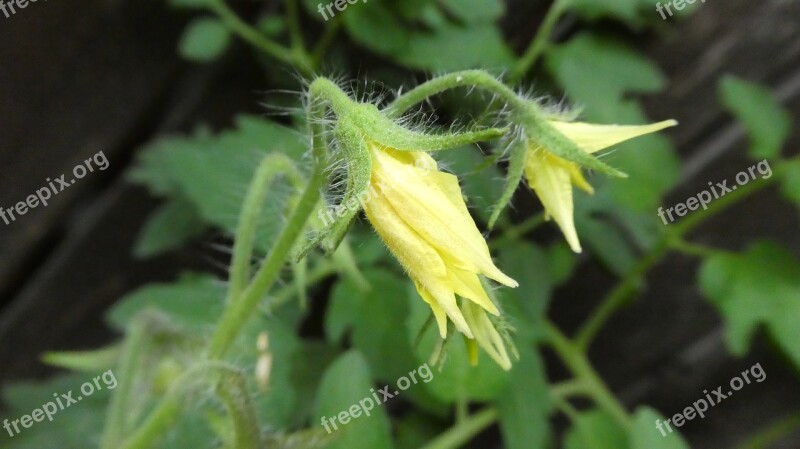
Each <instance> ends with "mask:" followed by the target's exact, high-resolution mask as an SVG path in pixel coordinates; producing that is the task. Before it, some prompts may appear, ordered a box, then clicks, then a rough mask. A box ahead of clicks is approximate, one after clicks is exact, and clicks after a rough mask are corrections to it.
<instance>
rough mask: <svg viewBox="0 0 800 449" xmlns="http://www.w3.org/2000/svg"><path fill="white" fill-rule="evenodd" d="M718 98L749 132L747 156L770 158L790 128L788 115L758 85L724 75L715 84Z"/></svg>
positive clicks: (783, 140)
mask: <svg viewBox="0 0 800 449" xmlns="http://www.w3.org/2000/svg"><path fill="white" fill-rule="evenodd" d="M719 94H720V97H721V99H722V102H723V103H724V104H725V106H726V107H727V108H728V110H730V111H731V113H732V114H734V115H735V116H736V118H737V119H738V120H739V121H740V122H742V125H744V127H745V128H746V129H747V132H748V134H749V135H750V150H749V154H750V157H752V158H753V159H756V160H760V159H765V158H766V159H773V158H775V157H777V156H778V155H779V154H780V151H781V147H782V146H783V144H784V142H786V138H787V137H788V136H789V132H790V130H791V123H792V117H791V116H790V115H789V112H788V111H786V110H785V109H783V107H781V105H780V103H778V100H777V99H776V98H775V96H774V95H773V94H772V92H770V91H769V89H767V88H764V87H762V86H759V85H756V84H753V83H750V82H747V81H745V80H741V79H739V78H735V77H733V76H728V77H726V78H723V80H722V81H721V82H720V85H719Z"/></svg>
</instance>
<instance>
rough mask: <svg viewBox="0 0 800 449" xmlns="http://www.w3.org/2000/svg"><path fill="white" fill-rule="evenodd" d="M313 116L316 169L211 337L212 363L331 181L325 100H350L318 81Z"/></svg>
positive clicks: (337, 107) (336, 105)
mask: <svg viewBox="0 0 800 449" xmlns="http://www.w3.org/2000/svg"><path fill="white" fill-rule="evenodd" d="M309 96H310V99H309V101H310V108H311V111H310V114H311V117H310V118H309V123H310V125H309V126H310V128H311V135H312V142H311V146H312V153H313V157H314V168H313V170H312V174H311V177H310V179H309V182H308V185H307V186H306V189H305V191H304V192H303V194H302V196H301V197H300V199H299V201H298V202H297V206H296V207H295V209H294V212H292V214H291V215H290V216H289V219H288V220H287V222H286V225H285V226H284V227H283V229H282V230H281V232H280V234H279V235H278V238H277V239H276V241H275V244H274V246H273V247H272V248H271V249H270V252H269V254H268V255H267V258H266V260H265V261H264V264H263V265H261V267H260V268H259V269H258V271H257V272H256V274H255V276H254V277H253V281H252V282H251V283H250V285H249V286H248V287H247V289H245V290H244V292H242V294H241V297H240V298H239V299H238V300H235V301H234V302H233V303H232V304H230V305H229V307H228V308H227V309H225V312H224V313H223V315H222V318H221V319H220V321H219V324H218V325H217V329H216V331H215V332H214V334H213V336H212V337H211V343H210V346H209V349H208V356H209V358H210V359H211V360H219V359H221V358H223V357H224V356H225V353H226V352H227V350H228V349H229V348H230V345H231V344H232V343H233V341H234V340H235V338H236V336H237V335H238V333H239V330H240V329H241V328H242V326H243V325H244V323H245V321H247V319H248V318H249V317H250V316H252V313H253V311H254V310H255V309H256V307H257V306H258V302H259V301H260V300H261V299H262V298H263V297H264V295H266V294H267V292H268V291H269V289H270V288H272V286H273V284H274V283H275V281H276V280H277V279H278V275H279V274H280V270H281V269H282V268H283V266H284V264H285V263H286V259H287V258H288V256H289V254H290V252H291V251H292V249H293V248H294V245H295V243H296V242H297V240H298V238H299V237H300V234H301V233H302V232H303V230H304V229H305V226H306V222H307V221H308V220H309V219H310V218H311V215H312V214H313V213H314V211H315V210H316V207H317V203H318V201H319V199H320V192H321V190H322V187H323V185H324V183H325V182H326V181H327V175H326V172H325V169H326V168H327V164H328V143H327V140H326V139H325V138H324V135H325V127H324V125H323V124H322V121H323V119H324V116H325V103H324V102H323V101H320V100H324V101H325V102H327V103H328V104H330V105H331V107H333V109H334V111H341V110H342V109H344V108H346V107H347V106H348V104H347V103H349V102H350V99H349V98H348V97H347V95H346V94H345V93H344V92H342V91H341V89H339V87H338V86H336V85H335V84H333V83H332V82H330V81H329V80H327V79H325V78H318V79H317V80H315V81H314V82H313V83H311V86H310V88H309Z"/></svg>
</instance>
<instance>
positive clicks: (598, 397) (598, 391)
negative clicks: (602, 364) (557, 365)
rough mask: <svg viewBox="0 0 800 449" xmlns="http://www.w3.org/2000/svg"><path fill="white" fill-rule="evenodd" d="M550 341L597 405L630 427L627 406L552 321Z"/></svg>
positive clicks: (550, 324) (548, 329)
mask: <svg viewBox="0 0 800 449" xmlns="http://www.w3.org/2000/svg"><path fill="white" fill-rule="evenodd" d="M545 326H546V328H547V332H548V336H549V339H548V342H549V344H550V346H551V347H552V348H553V350H554V351H555V352H556V354H557V355H558V356H559V358H561V360H562V361H563V362H564V365H566V367H567V368H568V369H569V370H570V372H572V375H573V376H574V377H575V379H576V380H578V381H579V382H580V383H581V384H582V385H583V386H584V387H585V388H586V392H587V393H588V394H589V395H590V396H591V397H592V399H594V401H595V402H596V403H597V405H598V406H599V407H600V408H602V409H603V410H604V411H606V412H607V413H608V414H609V415H611V416H612V417H613V418H614V419H616V420H617V422H619V424H620V425H621V426H622V427H623V428H626V429H627V428H630V426H631V425H632V423H631V417H630V415H629V414H628V411H627V410H625V407H624V406H623V405H622V404H620V402H619V401H618V400H617V398H616V397H615V396H614V395H613V394H612V393H611V391H610V390H609V389H608V387H607V386H606V385H605V383H604V382H603V380H602V379H601V378H600V376H599V375H598V374H597V372H596V371H595V370H594V368H593V367H592V364H591V363H590V362H589V359H587V358H586V355H585V353H584V351H583V349H582V348H580V347H579V346H578V345H576V344H575V343H573V342H572V341H570V340H569V339H568V338H567V337H566V336H564V334H562V333H561V331H560V330H559V329H558V328H557V327H556V326H555V325H553V324H552V323H550V322H546V323H545Z"/></svg>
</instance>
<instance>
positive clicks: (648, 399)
mask: <svg viewBox="0 0 800 449" xmlns="http://www.w3.org/2000/svg"><path fill="white" fill-rule="evenodd" d="M609 1H611V0H609ZM613 1H618V0H613ZM619 1H621V0H619ZM648 4H649V3H648ZM232 6H233V7H234V8H235V9H236V10H237V12H239V13H240V15H241V16H242V17H244V18H246V19H247V20H250V19H253V20H255V18H257V17H260V16H262V15H264V14H265V13H269V12H270V11H273V10H277V9H279V8H281V5H280V4H279V2H274V1H265V2H262V1H237V2H233V3H232ZM548 7H549V2H543V1H521V0H520V1H516V0H510V1H509V2H508V3H507V4H506V14H504V15H503V16H502V18H501V19H500V29H501V30H502V34H503V36H504V37H505V40H506V42H507V43H508V45H509V46H510V47H511V49H513V50H514V51H515V52H518V53H521V52H522V51H523V50H524V49H525V48H526V46H527V45H528V43H529V41H530V39H531V38H532V36H533V35H534V33H535V32H536V30H537V28H538V27H539V25H540V24H541V22H542V20H543V18H544V15H545V14H546V12H547V9H548ZM346 13H347V12H345V14H346ZM310 15H313V13H311V12H308V13H306V18H305V19H304V22H303V26H304V32H307V33H308V34H309V35H312V36H319V34H320V33H321V24H320V22H319V21H317V20H314V19H311V18H309V16H310ZM643 15H646V16H647V17H648V18H649V21H650V22H655V23H651V25H652V26H648V27H637V26H630V27H629V26H623V25H620V23H619V22H617V21H614V20H606V19H603V18H598V19H597V20H593V21H591V23H590V26H591V27H592V29H593V30H594V32H596V33H599V34H601V35H602V34H613V35H614V36H616V37H618V38H620V39H624V40H625V41H626V42H627V43H628V44H629V45H630V46H632V47H634V48H635V49H636V50H637V51H639V52H640V53H641V54H643V55H645V56H646V57H647V58H650V59H651V60H652V61H653V62H654V63H655V65H657V66H658V67H660V68H661V70H662V72H663V75H664V77H665V79H666V81H667V83H666V85H665V88H664V89H663V90H662V91H660V92H657V93H648V94H646V95H641V96H638V98H640V99H641V101H642V104H643V106H644V109H645V110H646V111H647V115H648V116H649V117H651V118H654V119H657V120H661V119H667V118H675V119H677V120H678V121H679V122H680V124H681V126H679V127H677V128H673V129H671V130H669V131H668V132H667V135H668V137H669V138H670V139H671V141H672V142H673V144H674V145H675V147H676V149H677V152H678V154H679V157H680V160H681V169H680V182H679V183H678V184H677V187H675V188H674V189H672V190H671V191H670V192H669V194H668V195H667V198H666V199H665V200H664V201H663V203H662V204H663V205H665V206H668V205H673V204H675V203H677V202H679V201H684V200H685V199H686V198H688V197H689V196H691V195H694V194H696V193H697V192H699V191H701V190H703V189H705V188H706V186H707V184H708V182H709V181H714V182H717V181H721V180H724V179H730V178H732V177H733V176H734V175H735V173H737V172H739V171H741V170H743V169H745V168H747V167H749V166H750V165H752V162H750V161H749V160H748V159H747V158H746V157H745V153H744V150H745V148H746V147H747V144H748V142H747V137H746V135H745V132H744V130H743V128H742V127H741V126H740V125H739V124H738V123H737V122H736V121H735V120H734V118H733V117H732V116H731V114H730V113H729V112H727V111H726V110H725V109H724V108H723V106H722V105H721V104H720V101H719V99H718V90H717V83H718V80H719V78H720V77H722V76H723V75H726V74H734V75H736V76H738V77H741V78H744V79H747V80H749V81H752V82H756V83H760V84H763V85H766V86H769V87H770V89H771V90H772V91H773V92H774V94H775V96H776V97H777V98H778V100H779V101H780V102H781V103H782V104H783V106H784V107H786V108H787V109H788V110H789V111H790V112H791V113H792V115H793V116H794V117H800V2H796V1H790V0H764V1H760V2H752V1H747V0H709V1H707V2H705V3H704V4H703V5H702V6H701V7H699V8H696V10H695V11H694V13H693V14H691V15H685V16H683V17H680V18H674V19H669V20H668V21H661V19H660V16H658V13H657V12H656V11H655V4H653V5H651V6H650V7H646V8H643ZM192 17H194V13H193V12H191V11H186V10H176V9H173V8H170V7H168V6H167V5H165V4H164V3H162V2H158V1H153V0H145V1H141V0H139V1H132V0H83V1H81V2H67V1H58V0H52V1H49V2H38V3H31V4H29V6H28V7H27V8H25V9H21V10H18V11H17V13H16V14H14V15H13V16H11V17H9V18H5V17H3V16H2V15H0V113H1V114H2V122H0V206H2V207H4V208H10V207H13V205H14V204H15V203H17V202H18V201H23V200H24V199H25V198H26V197H27V196H28V195H30V194H32V193H34V192H35V191H36V190H37V189H38V188H40V187H42V186H43V185H45V179H46V178H54V177H57V176H58V175H60V174H61V173H68V172H70V171H71V170H72V168H73V167H74V166H75V165H77V164H79V163H81V162H82V161H83V160H85V159H87V158H90V157H92V155H94V154H95V153H97V152H99V151H103V152H104V154H105V155H106V156H107V158H108V160H109V162H110V166H109V168H108V169H107V170H105V171H101V172H100V171H98V172H95V173H92V174H90V175H88V176H87V177H86V178H84V179H82V180H80V181H79V182H76V183H75V184H74V185H72V186H70V187H69V188H68V189H67V190H65V191H63V192H62V193H60V194H59V195H57V196H55V197H53V199H51V201H50V204H49V205H48V206H47V207H38V208H36V209H34V210H32V211H30V212H29V213H27V214H26V215H25V216H23V217H20V219H18V220H17V221H16V222H13V223H11V224H10V225H5V223H2V222H0V384H7V383H9V382H14V381H19V380H27V379H42V378H46V377H47V376H50V375H52V374H53V372H54V370H53V369H52V368H48V367H46V366H45V365H43V364H42V363H41V362H40V361H39V360H40V355H41V354H42V353H43V352H44V351H49V350H80V349H89V348H95V347H99V346H102V345H104V344H106V343H108V342H110V341H112V340H113V339H114V338H116V335H115V334H114V333H113V332H112V331H111V330H109V328H107V326H106V325H105V324H104V321H103V313H104V312H105V311H106V310H107V309H108V308H109V307H110V306H111V305H112V304H114V302H115V301H117V300H118V299H119V298H120V297H122V296H123V295H124V294H125V293H127V292H130V291H131V290H133V289H135V288H136V287H139V286H141V285H144V284H146V283H150V282H154V281H168V280H172V279H174V278H175V277H176V276H177V275H178V273H180V272H182V271H186V270H189V269H197V270H204V271H211V272H215V273H218V274H219V275H220V276H224V274H225V269H224V268H221V267H222V263H221V262H220V260H222V261H224V260H225V259H224V254H223V255H221V254H219V252H218V251H216V250H215V249H214V247H215V243H217V239H218V236H217V235H216V234H214V233H207V234H204V235H202V236H200V237H197V238H195V239H193V240H192V241H191V243H190V244H188V245H186V246H184V247H182V248H180V249H178V250H175V251H171V252H169V253H166V254H164V255H160V256H158V257H154V258H148V259H141V258H136V257H134V256H133V255H132V248H133V247H134V244H135V243H136V241H137V237H138V236H139V235H140V233H141V230H142V228H143V225H144V224H145V222H146V219H147V217H148V216H149V215H150V214H151V213H152V212H153V211H154V210H156V209H157V208H158V207H159V205H160V202H159V200H158V199H157V198H154V197H153V196H151V195H150V194H149V193H148V192H147V191H146V190H145V189H144V188H142V187H139V186H136V185H133V184H131V183H130V182H129V181H127V180H126V177H125V174H126V172H127V170H128V169H129V168H130V167H131V164H132V163H133V161H134V160H135V156H136V154H137V151H138V150H140V149H141V148H142V147H143V145H146V144H147V143H148V142H151V141H152V140H154V139H156V138H158V137H159V136H163V135H165V134H171V133H180V132H189V131H191V130H192V129H194V128H195V126H196V125H197V124H198V123H203V124H206V125H208V126H209V127H210V128H211V129H213V130H220V129H224V128H226V127H230V126H231V125H232V123H233V120H234V117H235V116H236V115H237V114H242V113H250V114H255V115H266V114H267V113H268V112H269V111H268V110H267V109H266V108H265V107H264V106H263V103H265V102H270V101H272V100H273V98H274V97H275V96H274V95H273V94H271V92H273V91H274V90H276V89H284V88H288V89H293V90H298V86H297V85H293V82H292V81H293V79H294V77H295V74H294V72H293V71H292V70H291V69H289V68H286V66H284V65H282V64H280V63H277V62H275V61H271V60H269V59H266V60H265V58H262V57H255V56H254V53H253V51H252V50H251V49H250V48H249V47H248V46H247V45H246V44H244V43H242V42H241V41H240V40H237V39H234V40H232V42H231V43H230V46H229V48H228V49H227V51H226V52H225V53H224V55H222V56H221V57H219V58H217V59H216V60H214V61H212V62H209V63H202V64H200V63H194V62H188V61H186V59H184V58H182V57H181V56H180V55H179V53H178V51H177V48H178V43H179V40H180V37H181V35H182V33H183V30H184V27H185V26H186V25H187V24H188V23H189V22H190V21H191V20H192ZM586 26H587V24H586V21H585V20H583V19H582V18H579V17H576V16H574V15H567V16H566V17H565V18H564V19H563V20H562V21H560V22H559V24H558V25H557V26H556V27H555V30H554V40H556V41H560V40H566V39H568V38H570V36H573V35H574V34H575V33H577V32H578V31H579V30H581V29H584V28H585V27H586ZM331 48H332V50H331V53H333V54H334V57H332V58H331V59H330V60H329V61H326V64H325V67H326V68H325V69H324V70H323V72H324V73H325V72H328V73H334V74H337V75H342V76H344V77H347V78H364V77H366V78H370V79H379V80H386V81H387V83H390V84H389V87H394V86H396V85H399V84H397V83H398V82H406V83H407V84H406V85H410V84H411V82H413V81H414V80H421V79H424V78H425V76H426V75H425V74H426V71H425V70H408V69H407V68H402V69H401V68H398V67H397V66H395V65H394V64H393V61H391V58H386V57H385V56H382V55H378V54H375V53H374V52H370V51H369V50H367V49H365V48H363V46H360V45H358V44H356V43H353V42H351V41H349V40H347V39H344V38H342V39H341V40H340V41H338V40H337V41H336V42H334V44H333V45H332V47H331ZM463 51H465V52H468V51H469V49H468V48H464V50H463ZM390 73H391V74H390ZM398 73H399V74H398ZM532 81H533V84H534V87H536V86H537V80H536V79H533V80H532ZM540 84H541V83H540ZM544 84H545V86H546V85H547V82H546V81H545V82H544ZM280 120H285V119H280ZM795 123H796V122H795ZM793 125H794V123H793ZM798 143H800V135H799V134H798V133H797V132H793V134H792V135H791V137H790V140H789V144H788V146H787V147H786V149H787V150H788V152H789V153H791V154H795V153H796V152H795V151H794V150H795V149H796V148H797V145H798ZM776 190H777V188H770V189H767V190H764V191H762V192H759V193H758V194H756V195H755V196H753V197H751V198H749V199H747V200H745V201H743V202H742V203H741V204H738V205H737V206H735V207H733V208H731V209H729V210H726V211H725V212H724V213H722V214H721V215H719V216H717V217H715V218H714V219H712V220H710V221H709V222H707V223H706V224H704V225H703V226H702V227H700V228H699V229H698V230H697V231H696V232H695V233H694V234H693V236H692V238H693V240H694V241H696V242H702V243H704V244H708V245H712V246H717V247H722V248H728V249H731V250H741V249H742V248H744V247H745V246H746V245H747V243H748V242H751V241H752V240H754V239H757V238H768V239H772V240H774V241H777V242H779V243H780V245H781V246H783V247H784V248H786V249H788V250H789V251H790V252H792V253H793V254H794V255H795V256H800V239H799V238H798V233H797V230H798V229H799V227H798V226H799V225H800V220H798V214H797V209H796V208H795V207H794V206H793V205H792V204H791V203H789V202H787V201H785V200H783V199H782V198H781V196H780V195H778V194H777V193H776ZM527 201H528V203H529V204H530V207H531V208H534V207H538V206H534V204H535V203H534V202H533V201H532V200H530V199H529V200H527ZM525 207H527V206H525ZM518 209H524V207H523V206H521V205H520V206H518ZM655 212H656V211H655V210H653V214H655ZM547 228H548V229H543V230H540V231H537V232H536V233H534V234H533V235H532V238H539V237H541V238H547V237H550V236H552V235H555V232H557V231H554V228H550V227H547ZM697 269H698V261H697V260H696V259H693V258H689V257H685V256H679V255H673V256H669V257H668V258H666V259H665V261H664V262H663V263H661V264H659V265H658V266H657V267H656V268H655V269H654V270H653V271H652V273H651V274H650V275H649V276H648V278H647V290H646V291H645V292H644V293H643V294H642V295H641V297H640V298H639V299H638V300H637V301H636V302H634V303H633V304H631V305H630V306H629V307H627V308H625V309H624V310H623V311H622V312H621V313H619V314H618V315H617V316H615V317H614V318H613V319H612V321H611V322H610V324H609V325H608V326H607V327H606V328H605V329H604V330H603V331H602V333H601V334H600V336H599V338H598V340H597V342H596V344H595V345H594V346H593V348H592V352H591V353H590V357H591V358H592V361H593V362H594V363H595V366H596V367H597V369H598V371H599V372H600V374H601V375H602V377H603V378H604V379H606V380H607V382H608V383H609V385H610V387H611V388H612V389H613V390H614V392H615V393H616V394H617V395H618V396H619V397H620V398H621V400H622V401H623V402H624V403H625V404H626V405H629V406H633V405H636V404H644V403H646V404H649V405H651V406H652V407H654V408H656V409H658V410H659V411H661V412H662V413H663V414H664V415H666V416H670V415H672V414H673V413H676V412H679V411H681V410H682V409H683V408H684V407H686V406H687V405H689V404H691V403H692V402H693V401H695V400H697V399H698V398H700V397H702V394H701V392H702V390H704V389H710V387H716V386H717V385H725V384H727V383H728V381H729V380H730V379H731V378H732V377H734V376H736V375H738V374H740V373H741V372H742V371H743V370H745V369H747V368H749V367H750V366H752V365H753V364H755V363H761V365H762V366H763V368H764V370H765V371H766V373H767V380H766V381H765V382H763V383H759V384H754V385H753V386H748V387H747V388H745V389H743V390H742V391H741V392H739V393H737V395H736V399H735V400H730V401H728V402H723V403H722V404H720V405H718V406H716V407H714V408H713V410H712V411H711V412H710V413H709V414H708V416H707V417H706V418H705V419H704V420H702V421H694V422H691V423H689V424H687V425H685V426H684V427H683V428H682V429H681V430H682V432H683V434H684V435H685V436H686V438H687V440H688V441H689V442H690V443H691V444H692V447H694V448H698V449H719V448H727V447H735V446H736V444H737V443H739V442H741V441H742V440H744V439H745V437H746V436H747V435H750V434H752V433H753V432H754V431H757V430H759V429H762V428H763V427H764V426H767V425H770V424H772V423H775V422H776V421H782V420H786V419H788V421H784V422H789V423H791V422H796V421H798V420H800V415H798V413H800V405H798V404H800V387H798V382H797V378H796V374H795V372H794V369H793V368H792V367H791V365H790V364H789V363H787V362H786V361H785V360H784V359H782V358H781V357H779V356H777V355H776V352H775V350H774V348H772V347H771V344H770V343H769V342H768V341H767V340H764V339H757V340H756V343H755V345H754V347H753V349H752V350H751V351H750V352H749V353H748V354H747V356H746V357H745V358H743V359H737V358H734V357H732V356H731V355H730V353H729V351H728V350H727V349H726V347H725V344H724V328H723V322H722V319H721V317H720V315H719V314H718V313H717V311H715V310H714V308H713V307H712V306H711V305H709V303H708V302H707V301H705V300H703V299H702V295H701V293H700V292H699V290H698V288H697V287H696V285H697V282H696V273H697ZM576 270H577V271H576V275H575V277H574V279H576V280H577V281H574V282H570V283H568V284H566V285H564V286H562V287H560V288H558V289H557V290H556V291H555V292H554V299H553V301H552V302H551V304H552V306H551V316H552V317H553V319H554V320H555V321H556V322H558V323H559V324H560V325H561V326H562V327H563V328H564V329H565V330H567V331H568V332H569V331H572V330H574V329H575V328H576V327H577V326H578V324H579V323H580V322H581V321H582V320H583V319H584V318H585V317H586V315H587V314H588V313H589V311H590V310H591V309H592V308H593V306H594V305H595V304H596V301H597V292H598V291H605V290H608V289H609V288H611V287H612V286H613V284H614V276H613V275H612V274H610V273H609V271H608V270H607V269H606V268H605V267H603V266H602V265H600V264H598V263H596V262H594V261H593V260H591V259H581V262H580V263H579V265H578V266H577V268H576ZM797 326H798V327H800V318H798V321H797ZM798 343H799V344H800V342H798ZM553 365H556V364H553ZM553 374H554V375H558V372H557V371H556V372H555V373H553ZM770 447H773V448H777V449H796V448H798V447H800V430H797V431H794V433H790V434H789V435H788V436H784V437H782V439H781V441H779V442H776V443H775V444H774V445H772V446H770Z"/></svg>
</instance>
